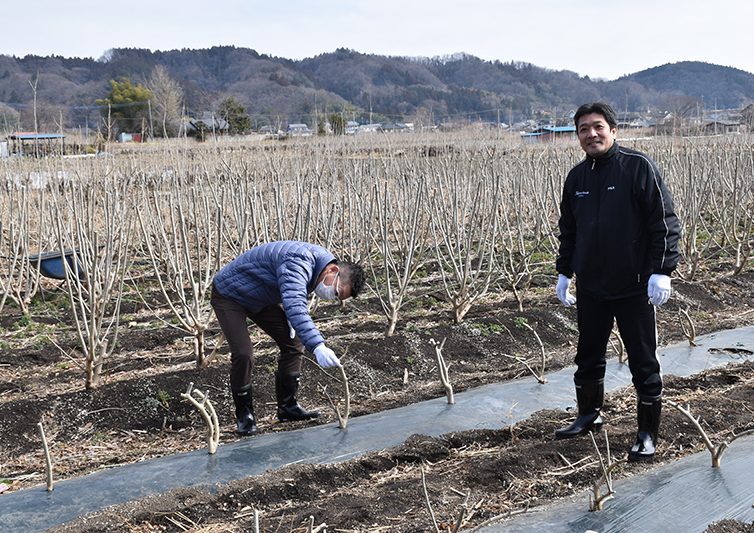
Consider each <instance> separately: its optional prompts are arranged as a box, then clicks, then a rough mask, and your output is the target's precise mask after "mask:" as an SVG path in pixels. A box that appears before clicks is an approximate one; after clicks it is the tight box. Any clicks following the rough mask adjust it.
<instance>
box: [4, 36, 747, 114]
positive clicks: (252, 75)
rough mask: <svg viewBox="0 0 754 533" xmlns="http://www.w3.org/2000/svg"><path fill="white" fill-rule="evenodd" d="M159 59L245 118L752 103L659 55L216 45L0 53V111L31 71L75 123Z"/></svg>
mask: <svg viewBox="0 0 754 533" xmlns="http://www.w3.org/2000/svg"><path fill="white" fill-rule="evenodd" d="M157 65H163V66H164V67H165V68H166V69H167V71H168V72H169V74H170V76H172V77H173V78H174V79H175V80H176V81H177V82H178V83H179V84H180V85H181V87H182V88H183V92H184V102H185V105H186V108H187V110H188V112H189V113H192V114H199V113H202V112H204V111H208V110H213V109H215V107H216V105H217V103H218V102H219V101H220V100H221V99H223V98H226V97H227V96H233V97H234V98H235V99H236V100H238V101H239V102H240V103H242V104H243V105H244V106H245V107H246V109H247V111H248V112H249V113H250V114H251V115H252V116H255V115H259V116H273V115H274V116H278V117H280V119H281V120H282V121H284V122H297V121H306V117H311V114H312V113H313V112H314V111H315V110H316V111H318V112H322V111H327V112H330V111H346V112H347V113H348V115H349V116H353V117H354V118H361V119H362V120H364V119H365V118H366V117H368V116H369V113H370V112H372V113H373V116H374V119H375V120H380V119H381V120H396V121H397V120H402V121H411V120H416V119H417V118H423V119H429V120H432V121H434V122H435V123H437V122H442V121H455V120H462V119H464V118H468V119H471V120H479V119H481V120H490V121H494V120H498V119H499V120H501V121H504V122H508V121H510V120H521V119H527V118H536V116H537V115H538V114H539V115H541V114H542V113H555V114H557V115H559V116H560V115H566V114H567V112H568V110H572V109H574V108H575V107H576V106H577V105H578V104H580V103H583V102H585V101H593V100H605V101H608V102H612V103H613V104H614V105H615V106H616V107H617V108H618V109H620V110H621V111H643V112H645V111H647V110H655V111H663V110H673V109H677V108H678V107H679V105H686V106H687V107H688V106H690V105H692V104H693V105H694V106H696V107H698V106H699V105H703V106H706V108H707V109H712V107H713V106H715V107H717V108H736V107H743V106H744V105H746V104H748V103H750V102H751V101H754V75H753V74H751V73H748V72H744V71H742V70H738V69H734V68H730V67H722V66H719V65H712V64H707V63H700V62H682V63H676V64H670V65H663V66H659V67H656V68H651V69H648V70H645V71H642V72H637V73H634V74H631V75H628V76H624V77H622V78H619V79H617V80H612V81H608V80H599V79H590V78H589V77H588V76H579V75H577V74H575V73H573V72H569V71H555V70H549V69H545V68H541V67H537V66H535V65H532V64H528V63H520V62H500V61H495V62H491V61H483V60H481V59H479V58H476V57H474V56H470V55H467V54H457V55H454V56H450V57H443V58H432V59H429V58H404V57H388V56H380V55H373V54H362V53H359V52H356V51H352V50H346V49H338V50H336V51H335V52H332V53H327V54H321V55H318V56H315V57H311V58H308V59H304V60H300V61H293V60H290V59H285V58H278V57H272V56H268V55H264V54H259V53H257V52H256V51H254V50H251V49H248V48H236V47H232V46H223V47H213V48H209V49H200V50H189V49H184V50H171V51H165V52H162V51H157V52H152V51H150V50H143V49H113V50H110V51H108V53H107V54H106V55H105V56H104V57H103V58H100V59H98V60H94V59H78V58H63V57H59V56H51V57H39V56H26V57H23V58H16V57H9V56H2V55H0V111H2V110H6V111H8V110H17V111H18V112H19V113H22V114H23V113H24V109H27V108H28V106H29V105H30V103H31V102H32V101H33V96H34V95H33V90H32V85H31V84H30V81H32V80H36V96H37V105H38V108H39V114H40V116H43V115H44V114H45V111H46V112H47V113H48V114H49V115H60V113H63V115H62V116H64V120H65V121H66V122H67V123H72V124H73V125H82V123H83V122H84V121H85V120H89V119H90V118H89V117H90V114H91V111H88V110H91V108H92V106H94V103H95V100H96V99H98V98H103V97H104V96H105V95H106V93H107V91H108V89H109V87H110V86H109V81H110V80H111V79H118V78H121V77H127V78H130V79H131V80H133V81H134V82H143V81H144V80H146V79H147V78H148V77H149V75H150V73H151V72H152V71H153V69H154V67H155V66H157ZM3 116H5V115H3V113H0V120H2V118H3ZM95 120H96V119H95Z"/></svg>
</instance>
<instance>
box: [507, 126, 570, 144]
mask: <svg viewBox="0 0 754 533" xmlns="http://www.w3.org/2000/svg"><path fill="white" fill-rule="evenodd" d="M575 138H576V126H541V127H539V128H537V129H535V130H534V131H532V132H528V133H522V134H521V139H522V140H523V141H524V142H525V143H538V142H554V141H557V140H571V139H575Z"/></svg>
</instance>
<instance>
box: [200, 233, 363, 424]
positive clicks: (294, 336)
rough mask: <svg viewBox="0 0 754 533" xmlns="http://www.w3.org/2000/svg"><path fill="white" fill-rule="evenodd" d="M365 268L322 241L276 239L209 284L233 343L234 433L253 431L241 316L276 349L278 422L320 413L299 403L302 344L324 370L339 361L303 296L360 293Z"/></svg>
mask: <svg viewBox="0 0 754 533" xmlns="http://www.w3.org/2000/svg"><path fill="white" fill-rule="evenodd" d="M363 285H364V272H363V270H362V268H361V267H360V266H359V265H357V264H354V263H348V262H340V261H337V260H336V259H335V257H334V256H333V254H332V253H330V252H329V251H327V250H326V249H325V248H322V247H321V246H317V245H315V244H309V243H305V242H297V241H278V242H270V243H267V244H262V245H260V246H256V247H254V248H252V249H251V250H249V251H247V252H245V253H243V254H241V255H240V256H238V257H237V258H236V259H234V260H233V261H232V262H230V263H228V264H227V265H226V266H224V267H223V268H222V269H220V271H219V272H218V273H217V275H216V276H215V279H214V284H213V287H212V298H211V303H212V308H213V309H214V311H215V314H216V315H217V320H218V322H219V323H220V327H221V328H222V331H223V334H224V335H225V338H226V340H227V341H228V346H229V347H230V388H231V392H232V393H233V402H234V404H235V408H236V432H237V433H239V434H241V435H253V434H254V433H256V431H257V425H256V420H255V418H254V406H253V395H252V387H251V372H252V368H253V350H252V345H251V339H250V337H249V331H248V329H247V322H246V319H247V318H249V319H251V321H252V322H254V323H255V324H256V325H257V326H259V327H260V328H261V329H262V330H263V331H264V332H265V333H267V334H268V335H269V336H270V337H272V338H273V339H274V340H275V342H276V343H277V345H278V347H279V348H280V355H279V357H278V369H277V372H276V373H275V394H276V398H277V417H278V420H280V421H281V422H286V421H292V420H308V419H311V418H317V417H318V416H319V412H317V411H307V410H306V409H304V408H303V407H302V406H300V405H299V403H298V401H297V399H296V393H297V391H298V387H299V377H300V375H301V364H302V360H303V355H304V348H306V349H307V350H309V351H310V352H312V353H313V354H314V355H315V357H316V359H317V363H318V364H319V365H320V366H322V367H332V366H340V361H339V360H338V357H337V356H336V355H335V353H334V352H333V351H332V350H331V349H330V348H328V347H327V346H325V340H324V339H323V338H322V335H321V334H320V332H319V330H317V328H316V327H315V325H314V322H312V319H311V317H310V316H309V311H308V307H307V298H308V295H309V294H310V293H312V292H314V293H316V294H317V295H318V296H319V297H320V298H323V299H326V300H335V299H339V300H341V301H342V300H345V299H346V298H349V297H351V296H354V297H355V296H356V295H358V293H359V291H360V290H361V288H362V287H363Z"/></svg>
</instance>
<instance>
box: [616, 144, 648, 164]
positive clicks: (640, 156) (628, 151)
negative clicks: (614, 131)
mask: <svg viewBox="0 0 754 533" xmlns="http://www.w3.org/2000/svg"><path fill="white" fill-rule="evenodd" d="M618 157H622V158H626V159H629V160H630V159H637V160H644V161H646V162H648V163H652V164H654V161H653V160H652V158H651V157H649V156H648V155H647V154H645V153H644V152H642V151H640V150H636V149H634V148H627V147H625V146H619V147H618Z"/></svg>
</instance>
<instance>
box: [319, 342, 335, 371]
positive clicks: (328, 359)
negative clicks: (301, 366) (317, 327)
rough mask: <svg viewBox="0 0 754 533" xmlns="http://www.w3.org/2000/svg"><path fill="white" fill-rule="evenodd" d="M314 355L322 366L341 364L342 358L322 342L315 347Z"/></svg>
mask: <svg viewBox="0 0 754 533" xmlns="http://www.w3.org/2000/svg"><path fill="white" fill-rule="evenodd" d="M314 356H315V357H316V358H317V364H318V365H319V366H321V367H322V368H329V367H331V366H340V359H338V358H337V357H336V356H335V352H333V351H332V350H331V349H330V348H328V347H327V346H325V345H324V344H320V345H319V346H317V347H316V348H314Z"/></svg>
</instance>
